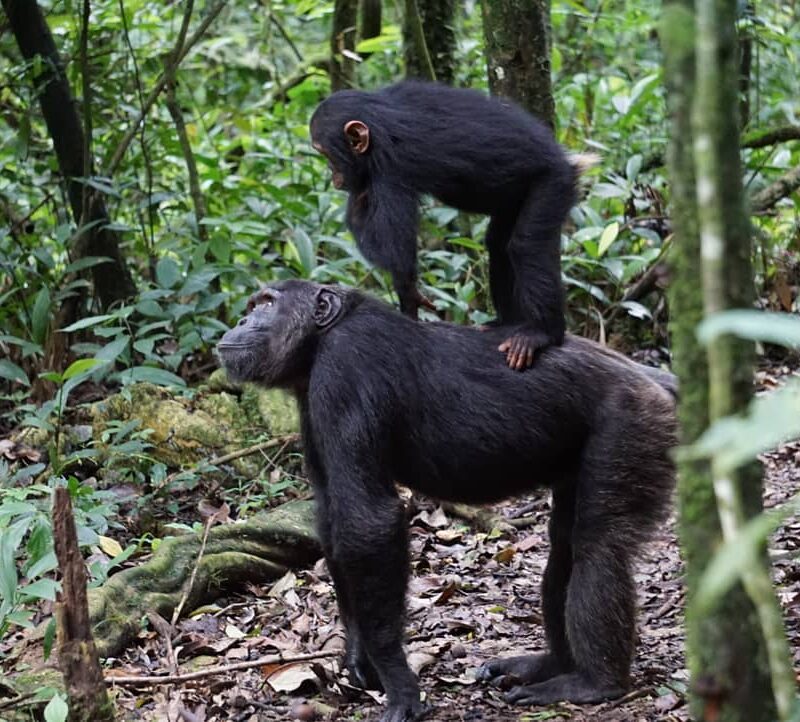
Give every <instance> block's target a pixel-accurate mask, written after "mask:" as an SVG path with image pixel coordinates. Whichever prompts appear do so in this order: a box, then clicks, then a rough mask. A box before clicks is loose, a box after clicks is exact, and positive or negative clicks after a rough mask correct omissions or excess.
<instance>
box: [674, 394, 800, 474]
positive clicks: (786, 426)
mask: <svg viewBox="0 0 800 722" xmlns="http://www.w3.org/2000/svg"><path fill="white" fill-rule="evenodd" d="M798 437H800V381H798V380H794V381H790V382H789V383H787V384H786V385H785V386H783V387H781V388H779V389H777V390H775V391H773V392H771V393H769V394H766V395H765V396H761V397H759V398H757V399H755V400H754V401H753V402H752V403H751V404H750V407H749V409H748V411H747V415H746V416H743V417H741V416H728V417H726V418H724V419H720V420H719V421H716V422H715V423H714V424H713V425H712V426H711V428H709V429H708V430H707V431H706V432H705V433H704V434H703V435H702V436H701V437H700V438H699V439H698V440H697V441H696V442H695V443H694V444H693V445H692V446H690V447H685V448H683V449H681V450H680V455H681V456H682V457H683V458H711V457H713V458H714V461H715V463H716V464H717V465H718V466H719V468H720V469H721V470H722V471H730V470H732V469H735V468H737V467H738V466H740V465H741V464H744V463H746V462H748V461H750V460H751V459H754V458H755V457H756V456H758V454H760V453H762V452H764V451H768V450H769V449H774V448H776V447H778V446H780V445H781V444H784V443H785V442H787V441H790V440H793V439H796V438H798Z"/></svg>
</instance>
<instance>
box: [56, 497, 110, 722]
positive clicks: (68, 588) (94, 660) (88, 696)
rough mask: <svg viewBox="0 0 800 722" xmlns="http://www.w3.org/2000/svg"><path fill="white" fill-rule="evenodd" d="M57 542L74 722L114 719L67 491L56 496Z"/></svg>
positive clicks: (63, 660)
mask: <svg viewBox="0 0 800 722" xmlns="http://www.w3.org/2000/svg"><path fill="white" fill-rule="evenodd" d="M53 541H54V543H55V549H56V556H57V557H58V568H59V570H60V571H61V594H60V595H59V598H58V602H57V603H56V608H55V617H56V622H57V624H58V666H59V667H60V669H61V673H62V675H63V676H64V686H65V687H66V690H67V696H68V698H69V720H70V722H106V721H107V720H113V719H114V707H113V706H112V704H111V702H110V700H109V698H108V693H107V691H106V684H105V681H104V679H103V671H102V669H101V668H100V659H99V657H98V655H97V649H95V646H94V640H93V639H92V633H91V630H90V627H89V609H88V604H87V600H86V567H85V566H84V561H83V556H82V555H81V552H80V549H79V548H78V535H77V533H76V531H75V519H74V517H73V515H72V502H71V501H70V498H69V491H67V489H65V488H64V487H61V488H58V489H56V491H55V497H54V502H53Z"/></svg>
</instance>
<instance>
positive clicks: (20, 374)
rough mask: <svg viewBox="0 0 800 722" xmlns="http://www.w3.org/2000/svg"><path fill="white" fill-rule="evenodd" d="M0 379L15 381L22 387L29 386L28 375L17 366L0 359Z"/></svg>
mask: <svg viewBox="0 0 800 722" xmlns="http://www.w3.org/2000/svg"><path fill="white" fill-rule="evenodd" d="M0 378H4V379H7V380H8V381H16V382H17V383H20V384H22V385H23V386H30V385H31V382H30V381H29V380H28V375H27V374H26V373H25V372H24V371H23V370H22V369H21V368H20V367H19V366H17V364H15V363H13V362H12V361H9V360H8V359H0Z"/></svg>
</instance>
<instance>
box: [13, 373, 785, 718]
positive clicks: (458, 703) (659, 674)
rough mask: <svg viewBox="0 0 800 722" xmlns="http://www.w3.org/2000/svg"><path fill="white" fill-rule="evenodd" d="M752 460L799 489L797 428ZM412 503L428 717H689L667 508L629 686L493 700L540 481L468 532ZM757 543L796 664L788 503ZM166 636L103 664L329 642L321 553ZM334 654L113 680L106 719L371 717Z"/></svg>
mask: <svg viewBox="0 0 800 722" xmlns="http://www.w3.org/2000/svg"><path fill="white" fill-rule="evenodd" d="M788 372H789V371H788V369H785V368H783V369H779V370H771V371H769V372H763V371H762V372H760V373H759V377H760V379H759V380H760V384H759V386H760V388H761V389H762V390H768V389H770V388H772V387H774V386H776V385H778V384H779V383H780V376H783V375H784V374H786V373H788ZM762 460H763V462H764V466H765V470H766V476H765V479H766V490H765V505H766V506H767V507H773V506H775V505H778V504H781V503H783V502H785V501H786V500H787V499H789V498H790V497H792V496H793V495H794V494H796V493H798V491H800V441H798V442H795V443H793V444H790V445H787V446H785V447H783V448H782V449H780V450H779V451H777V452H774V453H770V454H766V455H764V456H763V457H762ZM412 503H413V505H414V512H413V518H412V520H411V526H410V539H411V559H412V581H411V585H410V589H409V595H408V609H409V612H408V620H407V624H406V628H407V632H408V644H407V652H408V655H409V661H410V663H411V665H412V667H413V668H414V669H415V670H417V671H418V672H419V675H420V682H421V687H422V690H423V692H424V693H425V695H426V698H427V703H428V704H429V705H431V706H432V708H433V711H432V713H431V715H430V717H429V718H428V719H430V720H439V721H441V722H445V721H448V722H449V721H451V720H453V721H455V720H472V721H474V722H478V721H486V722H494V721H498V720H521V721H522V720H525V721H532V720H592V721H595V722H600V721H602V722H622V721H627V720H630V721H635V722H651V721H655V720H659V721H662V720H666V721H672V722H684V721H685V720H688V719H689V712H688V708H687V705H686V699H685V693H686V687H687V680H688V674H687V671H686V662H685V658H684V631H683V598H684V589H683V583H682V575H683V567H682V563H681V560H680V557H679V553H678V545H677V541H676V537H675V521H674V515H673V518H672V519H671V520H670V521H669V523H668V524H666V525H665V526H664V527H663V528H662V529H661V530H660V531H659V532H658V533H657V535H656V536H655V538H654V539H653V542H652V543H651V544H650V545H648V547H647V548H646V550H645V552H644V554H643V555H642V557H641V559H640V560H639V563H638V564H637V566H636V573H635V579H636V584H637V591H638V602H639V615H638V618H637V632H638V644H637V652H636V659H635V662H634V665H633V684H632V691H631V692H630V693H629V694H628V695H626V696H625V697H624V698H622V699H620V700H617V701H614V702H611V703H607V704H603V705H596V706H580V707H579V706H574V705H568V704H560V705H554V706H551V707H534V708H523V707H513V706H510V705H508V704H506V703H505V702H504V701H503V698H502V693H501V692H499V691H497V690H495V689H493V688H490V687H487V686H485V685H483V684H477V683H475V681H474V672H475V670H476V669H477V667H478V666H480V664H481V663H482V662H483V661H485V660H486V659H489V658H491V657H494V656H506V655H511V654H519V653H528V652H533V651H539V650H541V649H542V648H543V646H544V635H543V628H542V620H541V614H540V592H539V585H540V582H541V577H542V572H543V570H544V567H545V563H546V560H547V553H548V542H547V520H548V516H549V499H548V495H547V494H546V493H541V494H536V495H532V496H529V497H524V498H520V499H516V500H514V501H512V502H508V503H506V504H503V505H498V506H497V507H494V508H493V511H494V512H495V513H497V514H498V515H499V516H500V517H505V518H506V519H508V520H513V523H514V525H515V526H516V529H515V530H514V531H510V532H505V533H502V534H501V533H490V534H486V533H481V532H478V531H475V530H474V529H473V528H471V527H470V526H469V525H468V524H467V523H466V522H464V521H463V520H461V519H458V518H454V517H452V516H449V515H447V514H445V513H444V512H443V511H442V509H441V508H439V507H438V505H437V504H436V503H435V502H432V501H429V500H425V499H421V500H420V499H414V500H413V502H412ZM770 551H771V554H772V556H773V563H774V566H773V573H774V577H775V581H776V584H777V590H778V595H779V598H780V601H781V604H782V605H783V608H784V611H785V617H786V622H787V629H788V633H789V635H790V641H791V644H792V649H793V653H794V661H795V664H796V666H797V667H798V668H800V561H799V560H800V518H797V517H793V518H790V519H789V520H787V522H786V523H785V524H784V525H783V526H782V527H781V529H780V530H779V531H778V532H776V534H775V535H774V536H773V538H772V539H771V542H770ZM156 626H159V625H158V624H157V625H156ZM162 626H163V625H162ZM172 636H173V639H172V643H171V644H167V642H166V641H165V637H164V636H162V635H161V634H160V633H159V632H158V631H154V629H153V625H152V624H151V625H149V626H148V627H147V628H146V629H145V628H143V630H142V632H141V633H140V634H139V637H138V639H137V641H136V642H135V643H134V644H133V645H131V646H130V647H129V649H128V650H127V651H126V653H125V654H124V655H123V656H121V657H120V658H117V659H110V660H107V661H106V662H105V665H106V667H107V670H106V674H107V678H109V679H113V677H114V676H120V675H152V674H163V672H164V670H167V669H175V668H176V667H177V668H179V670H180V672H181V673H185V672H191V671H201V670H203V669H204V668H207V667H212V666H217V665H233V664H236V663H239V662H246V661H248V660H253V659H257V658H259V657H262V656H266V655H270V654H276V653H282V654H284V655H297V654H303V653H315V652H319V651H321V650H322V651H331V652H335V651H337V650H341V649H342V647H343V635H342V631H341V629H340V627H339V626H338V614H337V606H336V602H335V597H334V592H333V587H332V584H331V580H330V577H329V576H328V574H327V571H326V568H325V564H324V562H322V561H320V562H318V563H317V564H316V565H315V566H314V567H313V568H312V569H308V570H305V571H298V572H297V573H289V574H287V575H286V576H285V577H283V578H282V579H280V580H279V581H278V582H276V583H275V584H273V585H272V587H261V586H256V585H251V586H250V587H249V588H247V589H244V590H242V591H241V592H240V593H238V594H231V595H229V596H227V597H226V598H224V599H219V600H217V602H216V604H214V605H208V606H206V607H203V608H201V609H199V610H196V611H195V612H194V613H193V615H192V616H191V617H190V618H188V619H184V620H181V621H180V622H179V623H178V625H177V632H176V633H175V634H173V635H172ZM8 641H9V645H8V646H9V647H10V646H13V642H11V640H8ZM34 644H35V645H36V646H38V644H39V643H38V642H34ZM6 651H9V649H8V648H7V649H6ZM0 652H2V646H0ZM339 661H340V655H336V656H331V657H328V658H322V659H317V660H313V661H309V662H301V663H288V664H283V665H272V666H260V667H255V668H251V669H247V670H239V671H235V672H229V673H226V674H214V675H209V676H206V677H203V678H201V679H198V680H196V681H193V682H190V683H185V682H184V683H181V684H173V685H169V686H167V685H164V686H159V687H155V688H144V689H142V688H138V689H135V688H128V687H121V686H117V687H115V690H114V695H115V699H116V704H117V709H118V711H119V719H121V720H122V719H124V720H144V721H151V720H152V721H156V720H157V721H158V722H163V721H165V720H170V722H180V721H181V720H182V721H183V722H223V721H225V722H271V721H273V720H275V721H277V720H282V721H283V720H302V721H310V720H376V721H377V720H378V719H379V718H380V714H381V704H380V703H381V695H378V694H375V693H371V692H364V691H362V690H357V689H354V688H352V687H350V686H348V684H347V677H346V676H345V675H343V674H342V673H341V672H340V669H339ZM0 686H1V685H0ZM0 716H2V715H0Z"/></svg>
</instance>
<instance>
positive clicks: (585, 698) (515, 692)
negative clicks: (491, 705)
mask: <svg viewBox="0 0 800 722" xmlns="http://www.w3.org/2000/svg"><path fill="white" fill-rule="evenodd" d="M626 691H627V689H626V687H625V686H624V685H621V684H617V683H614V682H608V681H597V680H593V679H591V678H590V677H589V676H588V675H585V674H582V673H580V672H568V673H567V674H560V675H558V676H557V677H551V678H550V679H548V680H545V681H544V682H539V683H538V684H530V685H519V686H517V687H512V688H511V689H510V690H509V691H508V692H506V695H505V698H506V702H509V703H511V704H530V705H534V704H536V705H541V704H553V703H555V702H573V703H574V704H597V703H598V702H605V701H607V700H610V699H616V698H617V697H621V696H622V695H623V694H625V692H626Z"/></svg>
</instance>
